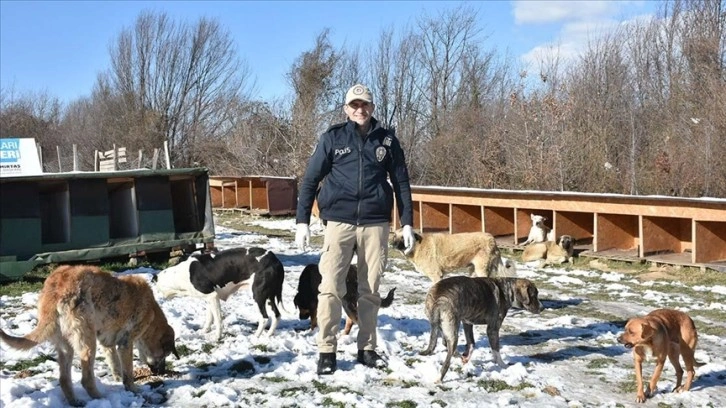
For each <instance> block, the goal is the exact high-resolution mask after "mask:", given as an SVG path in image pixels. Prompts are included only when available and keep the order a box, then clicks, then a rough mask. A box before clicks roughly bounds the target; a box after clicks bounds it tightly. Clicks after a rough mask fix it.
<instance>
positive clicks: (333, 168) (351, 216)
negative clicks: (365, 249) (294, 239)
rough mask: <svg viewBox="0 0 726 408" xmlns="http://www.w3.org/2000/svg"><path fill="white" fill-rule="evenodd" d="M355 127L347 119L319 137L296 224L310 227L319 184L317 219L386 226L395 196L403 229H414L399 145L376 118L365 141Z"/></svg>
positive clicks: (301, 193) (307, 172) (311, 160)
mask: <svg viewBox="0 0 726 408" xmlns="http://www.w3.org/2000/svg"><path fill="white" fill-rule="evenodd" d="M355 128H356V123H355V122H353V121H350V120H349V121H347V122H346V123H340V124H337V125H333V126H331V127H330V129H328V130H327V131H326V132H325V133H323V134H322V135H321V136H320V140H318V145H317V146H316V147H315V151H314V152H313V155H312V157H311V158H310V162H309V163H308V167H307V170H306V171H305V176H303V179H302V182H301V185H300V192H299V194H298V202H297V222H298V223H305V224H309V223H310V212H311V211H312V207H313V200H314V199H315V193H316V190H317V188H318V184H319V183H320V181H323V184H322V188H321V190H320V193H319V194H318V197H317V199H318V208H319V210H320V218H321V219H323V220H326V221H337V222H344V223H347V224H353V225H366V224H376V223H381V222H390V221H391V211H392V210H393V194H394V191H395V194H396V204H397V207H398V214H399V219H400V222H401V225H411V226H413V206H412V201H411V186H410V184H409V181H408V170H407V169H406V158H405V157H404V154H403V149H401V144H400V143H399V142H398V139H397V138H396V137H395V136H394V135H393V134H392V132H389V131H388V130H387V129H384V128H383V127H381V126H380V124H379V123H378V121H377V120H376V119H375V118H371V130H370V131H369V132H368V134H367V135H366V136H365V137H361V136H359V135H358V133H357V132H356V130H355ZM389 177H390V179H391V182H390V183H389V182H388V178H389Z"/></svg>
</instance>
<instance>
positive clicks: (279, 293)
mask: <svg viewBox="0 0 726 408" xmlns="http://www.w3.org/2000/svg"><path fill="white" fill-rule="evenodd" d="M270 300H271V301H273V302H275V303H276V304H277V305H278V306H280V309H282V311H283V312H285V314H290V312H288V310H287V309H286V308H285V304H284V303H282V285H280V288H279V290H276V291H275V293H274V294H273V295H272V299H270ZM295 308H297V303H296V304H295Z"/></svg>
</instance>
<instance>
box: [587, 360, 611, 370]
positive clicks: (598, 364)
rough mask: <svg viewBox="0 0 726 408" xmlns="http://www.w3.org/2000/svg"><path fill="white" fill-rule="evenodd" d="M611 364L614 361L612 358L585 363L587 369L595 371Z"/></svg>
mask: <svg viewBox="0 0 726 408" xmlns="http://www.w3.org/2000/svg"><path fill="white" fill-rule="evenodd" d="M612 364H615V360H613V359H612V358H593V359H592V360H590V361H588V362H587V368H589V369H592V370H595V369H598V368H605V367H609V366H610V365H612Z"/></svg>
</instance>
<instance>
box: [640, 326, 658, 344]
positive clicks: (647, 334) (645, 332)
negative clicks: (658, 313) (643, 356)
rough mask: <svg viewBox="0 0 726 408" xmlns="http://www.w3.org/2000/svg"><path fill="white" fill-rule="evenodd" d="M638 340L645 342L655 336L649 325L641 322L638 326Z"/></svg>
mask: <svg viewBox="0 0 726 408" xmlns="http://www.w3.org/2000/svg"><path fill="white" fill-rule="evenodd" d="M640 330H641V331H640V338H641V339H643V340H647V339H649V338H651V337H653V335H654V334H655V329H654V328H653V327H652V326H651V325H649V324H648V323H647V322H643V323H641V324H640Z"/></svg>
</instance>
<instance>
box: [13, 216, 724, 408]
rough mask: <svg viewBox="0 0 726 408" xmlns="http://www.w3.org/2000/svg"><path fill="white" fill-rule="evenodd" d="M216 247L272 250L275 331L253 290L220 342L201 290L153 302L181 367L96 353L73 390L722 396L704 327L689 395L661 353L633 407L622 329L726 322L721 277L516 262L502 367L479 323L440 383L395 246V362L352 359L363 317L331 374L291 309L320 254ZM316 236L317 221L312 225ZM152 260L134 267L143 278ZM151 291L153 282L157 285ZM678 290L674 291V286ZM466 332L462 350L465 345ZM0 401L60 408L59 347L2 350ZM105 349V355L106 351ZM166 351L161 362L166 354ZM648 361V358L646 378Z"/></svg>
mask: <svg viewBox="0 0 726 408" xmlns="http://www.w3.org/2000/svg"><path fill="white" fill-rule="evenodd" d="M255 223H256V224H258V225H261V226H264V227H266V228H270V229H279V230H284V231H286V232H293V231H294V229H295V220H294V219H292V218H284V219H273V220H265V219H260V220H258V221H256V222H255ZM216 230H217V237H216V240H215V244H216V245H217V246H218V247H219V248H220V249H227V248H234V247H240V246H261V247H264V248H268V249H271V250H273V251H274V252H275V253H276V254H277V255H278V257H279V258H280V260H281V261H282V263H283V265H284V267H285V270H286V278H285V286H284V289H283V306H284V308H285V309H286V311H283V317H282V322H281V323H280V325H279V327H278V329H277V331H276V333H275V334H274V335H273V336H271V337H268V336H266V335H264V334H263V335H262V336H261V337H259V338H255V337H254V332H255V329H256V326H257V318H258V312H257V310H256V306H255V305H254V303H253V302H252V298H251V294H250V293H249V292H240V293H237V294H235V295H234V296H232V298H231V299H229V300H228V301H227V302H223V304H222V308H223V317H224V325H225V328H224V336H223V338H222V339H221V341H220V342H219V343H218V344H217V343H215V342H213V341H212V340H210V338H211V337H210V336H211V333H202V332H201V330H200V328H201V327H202V325H203V324H204V319H205V307H206V304H205V303H204V302H203V301H202V300H201V299H195V298H174V299H169V300H165V299H161V298H160V297H159V296H157V299H158V300H159V303H160V305H161V307H162V309H163V310H164V312H165V313H166V316H167V318H168V319H169V321H170V324H171V325H172V326H173V327H174V329H175V331H176V333H177V347H178V348H179V349H180V351H181V352H182V356H181V358H180V359H179V360H176V359H174V357H170V359H171V360H170V361H171V363H172V364H173V368H172V369H173V371H174V372H175V375H173V376H171V377H165V378H163V383H145V384H144V383H142V385H141V389H142V392H141V393H140V394H138V395H135V394H133V393H130V392H127V391H125V390H124V388H123V385H122V384H120V383H118V382H115V381H114V380H113V379H112V378H111V376H110V375H108V367H107V366H106V364H105V362H104V361H103V357H102V355H100V356H99V357H101V358H99V359H98V361H97V362H96V373H97V376H98V378H97V381H98V382H99V383H100V384H99V388H100V390H101V391H102V392H103V393H104V395H105V398H104V399H99V400H89V399H88V396H87V394H86V392H85V390H83V388H82V387H81V385H80V369H79V367H78V365H77V364H76V366H74V369H73V380H74V384H73V386H74V389H75V391H76V394H77V396H78V397H79V398H81V399H84V400H87V401H89V402H88V404H87V405H86V406H87V407H104V408H105V407H140V406H173V407H223V406H266V407H321V406H329V407H343V406H345V407H414V406H419V407H430V406H440V407H482V406H485V407H503V406H521V407H538V408H539V407H635V406H684V407H722V406H726V386H725V385H724V384H726V362H724V355H726V353H724V352H725V351H726V339H724V338H722V337H719V336H715V335H709V334H708V333H706V330H702V331H701V333H700V341H699V346H698V349H697V352H696V358H697V360H699V361H701V362H704V363H706V364H705V365H704V366H702V367H700V368H698V369H697V378H696V380H695V382H694V386H693V388H692V389H691V391H690V392H687V393H680V394H675V393H670V391H671V390H672V389H673V387H674V385H675V374H674V370H673V368H672V366H671V365H670V363H666V366H665V370H664V371H663V375H662V376H661V379H660V381H659V383H658V391H659V392H658V393H657V394H656V395H655V396H654V397H653V398H652V399H649V400H648V401H647V402H646V403H645V404H644V405H641V404H636V403H635V402H634V400H635V386H634V373H633V364H632V357H631V354H630V352H629V351H628V350H626V349H625V348H624V347H623V346H621V345H619V344H618V343H617V341H616V337H617V336H618V335H619V334H620V332H621V331H622V327H623V325H624V323H625V321H626V320H627V318H628V317H630V316H634V315H639V314H645V313H647V312H648V311H650V310H652V309H655V308H657V307H672V308H677V309H680V310H683V311H686V312H691V313H692V314H693V315H694V320H695V321H696V325H697V326H698V327H699V328H704V327H707V326H716V325H721V326H724V325H726V323H725V322H724V321H720V320H719V321H714V320H715V319H712V318H710V317H709V316H713V315H714V314H713V313H712V314H709V313H704V314H701V313H699V311H703V310H708V311H715V312H717V313H718V312H720V313H721V314H717V315H718V316H723V313H722V312H723V311H724V310H726V299H725V298H724V294H725V293H726V288H724V286H707V285H697V286H692V287H688V286H687V285H684V284H682V283H679V282H673V281H666V280H656V281H648V282H641V281H639V280H637V279H634V278H632V277H630V276H628V275H625V274H622V273H616V272H600V271H596V270H584V269H571V268H552V267H547V268H544V269H541V268H539V267H538V266H536V264H537V263H536V262H534V263H530V264H521V263H520V264H519V265H518V274H519V276H520V277H525V278H528V279H531V280H532V281H534V282H535V283H536V284H537V286H538V288H539V291H540V299H541V300H542V303H543V304H544V306H545V308H546V309H545V310H544V311H543V312H542V313H541V314H540V315H533V314H530V313H528V312H524V311H519V310H512V311H510V313H509V315H508V316H507V318H506V319H505V321H504V325H503V328H502V331H501V343H502V350H501V352H502V356H503V358H504V360H505V362H507V363H509V366H508V367H507V368H505V369H502V368H500V367H498V366H497V365H496V364H494V363H493V362H492V354H491V350H490V349H489V343H488V340H487V339H486V333H485V327H484V326H475V329H474V330H475V335H476V338H477V343H476V349H475V351H474V354H473V356H472V359H471V361H470V362H469V363H468V364H466V365H462V364H461V360H460V359H459V358H457V357H455V358H454V359H453V360H452V365H451V368H450V370H449V372H448V373H447V374H446V377H445V378H444V382H443V383H441V384H436V383H435V380H436V379H437V377H438V372H439V370H440V368H441V364H442V362H443V360H444V357H445V354H446V353H445V351H444V348H443V346H442V345H441V342H439V345H438V347H437V349H436V352H435V354H434V355H432V356H427V357H423V356H419V355H418V352H419V351H420V350H422V349H424V348H425V347H426V345H427V342H428V336H429V325H428V321H427V320H426V317H425V315H424V310H423V299H424V297H425V295H426V291H427V290H428V288H429V287H430V282H429V280H428V279H427V278H425V277H423V276H422V275H420V274H419V273H417V272H416V271H415V270H414V269H413V266H412V265H411V264H410V263H408V262H407V261H405V260H403V259H402V258H400V257H397V256H394V254H393V253H392V254H391V258H390V261H389V267H388V270H387V272H386V274H385V276H384V278H383V281H382V287H381V293H385V292H387V291H388V289H390V288H392V287H396V288H397V290H396V299H395V301H394V303H393V305H392V306H391V307H389V308H385V309H381V311H380V314H379V325H378V333H379V348H378V350H379V352H382V353H383V354H385V355H386V356H387V358H388V359H389V368H388V369H387V370H382V371H379V370H375V369H370V368H366V367H363V366H361V365H359V364H356V362H355V355H356V342H355V338H356V337H355V336H356V335H357V327H354V328H353V330H352V332H351V333H350V335H347V336H346V335H341V337H340V340H339V351H338V371H337V372H336V373H335V374H333V375H332V376H324V377H320V376H318V375H317V374H316V373H315V369H316V362H317V349H316V345H315V334H316V333H317V331H315V332H312V333H311V332H310V330H309V324H310V322H309V321H307V320H306V321H301V320H299V319H298V316H297V311H296V309H295V306H294V304H293V301H292V299H293V297H294V296H295V293H296V290H297V283H298V277H299V275H300V273H301V271H302V269H303V268H304V266H305V265H307V264H308V263H314V262H317V261H318V259H319V252H307V253H299V251H298V250H297V249H296V248H295V247H294V244H293V242H292V240H291V239H289V238H288V239H286V238H280V237H275V236H271V237H267V236H264V235H260V234H255V233H249V232H243V231H236V230H232V229H229V228H224V227H221V226H219V225H218V226H217V227H216ZM318 233H319V230H318ZM157 272H158V271H157V270H153V269H149V268H137V269H130V270H128V271H125V272H123V273H126V274H141V275H144V276H146V277H147V278H148V279H149V281H151V278H152V276H153V274H155V273H157ZM152 287H153V283H152ZM674 289H675V290H674ZM37 299H38V293H27V294H25V295H23V296H19V297H8V296H3V297H2V298H0V307H1V311H0V327H2V328H3V329H4V330H6V331H10V332H11V333H13V334H18V335H22V334H25V333H27V332H29V331H31V330H32V328H33V327H34V326H35V324H36V310H35V307H36V304H37ZM463 337H464V336H463V335H461V334H460V336H459V350H463V343H464V339H463ZM0 352H1V353H2V355H1V356H0V363H2V370H1V371H0V407H6V408H10V407H41V406H43V407H61V406H64V405H65V400H64V397H63V393H62V392H61V390H60V388H59V386H58V380H57V377H58V366H57V364H56V363H55V362H54V361H53V360H45V359H43V358H41V357H43V356H46V355H48V356H54V350H53V349H52V347H51V346H50V345H48V344H46V345H42V346H39V347H37V348H36V349H34V350H32V351H15V350H9V349H8V348H7V346H5V345H2V346H1V348H0ZM101 354H102V353H101ZM36 358H37V359H38V360H39V361H41V360H44V361H43V362H41V363H40V364H38V365H36V366H34V367H30V368H28V369H27V370H26V371H22V372H21V371H18V370H17V369H13V366H14V365H15V364H17V363H18V362H20V361H26V360H32V359H36ZM168 361H169V360H168ZM653 367H654V363H653V362H652V361H649V362H648V363H646V364H645V365H644V376H646V377H649V376H650V374H651V373H652V371H653Z"/></svg>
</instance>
